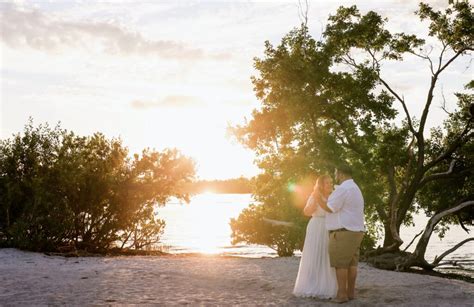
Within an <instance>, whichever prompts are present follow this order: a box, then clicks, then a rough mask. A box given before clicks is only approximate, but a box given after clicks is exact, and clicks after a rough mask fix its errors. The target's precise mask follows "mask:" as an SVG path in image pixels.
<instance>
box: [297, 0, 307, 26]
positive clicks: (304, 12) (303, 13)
mask: <svg viewBox="0 0 474 307" xmlns="http://www.w3.org/2000/svg"><path fill="white" fill-rule="evenodd" d="M304 2H305V3H304V8H303V4H302V3H301V0H298V15H299V18H300V21H301V23H303V24H304V26H305V27H306V26H307V25H308V11H309V3H308V0H304Z"/></svg>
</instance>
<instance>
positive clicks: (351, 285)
mask: <svg viewBox="0 0 474 307" xmlns="http://www.w3.org/2000/svg"><path fill="white" fill-rule="evenodd" d="M356 278H357V266H351V267H349V272H348V276H347V296H348V297H349V299H354V298H355V283H356Z"/></svg>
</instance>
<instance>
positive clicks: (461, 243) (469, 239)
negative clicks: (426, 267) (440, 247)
mask: <svg viewBox="0 0 474 307" xmlns="http://www.w3.org/2000/svg"><path fill="white" fill-rule="evenodd" d="M469 241H474V237H472V238H467V239H466V240H463V241H461V242H459V243H458V244H456V245H454V246H453V247H452V248H450V249H448V250H447V251H445V252H444V253H442V254H441V255H440V256H439V257H435V259H434V261H433V263H432V265H433V266H438V265H439V263H440V261H441V260H443V258H444V257H446V256H447V255H449V254H451V253H452V252H454V251H455V250H457V249H458V248H460V247H461V246H463V245H464V244H465V243H467V242H469Z"/></svg>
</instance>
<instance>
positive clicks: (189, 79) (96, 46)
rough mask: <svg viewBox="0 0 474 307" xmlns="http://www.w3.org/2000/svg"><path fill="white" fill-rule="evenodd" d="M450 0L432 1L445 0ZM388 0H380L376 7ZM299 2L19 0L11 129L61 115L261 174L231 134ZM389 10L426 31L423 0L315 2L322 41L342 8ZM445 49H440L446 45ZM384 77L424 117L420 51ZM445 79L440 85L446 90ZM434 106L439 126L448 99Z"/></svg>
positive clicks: (219, 166)
mask: <svg viewBox="0 0 474 307" xmlns="http://www.w3.org/2000/svg"><path fill="white" fill-rule="evenodd" d="M447 2H448V1H447V0H446V1H430V3H433V4H434V5H435V6H437V7H442V6H444V4H445V3H447ZM375 3H377V4H375ZM297 4H298V1H297V0H294V1H108V2H97V3H93V1H12V2H1V3H0V13H1V16H0V20H1V21H0V24H1V28H0V30H1V42H0V44H1V45H0V46H1V49H0V51H1V80H0V81H1V104H0V105H1V109H0V112H1V117H0V120H1V123H0V129H1V130H0V137H2V138H6V137H9V136H10V135H11V134H12V133H16V132H19V131H21V130H22V129H23V126H24V124H25V123H26V121H27V119H28V117H30V116H31V117H33V118H34V121H35V123H36V124H39V123H43V122H48V123H50V124H55V123H57V122H58V121H61V123H62V127H63V128H67V129H70V130H73V131H75V132H76V133H79V134H83V135H86V134H92V133H93V132H96V131H100V132H103V133H105V134H106V135H107V136H109V137H112V136H116V137H121V138H122V139H123V142H124V144H125V145H126V146H128V147H129V148H130V150H131V152H139V151H141V149H143V148H145V147H150V148H156V149H158V150H161V149H163V148H165V147H176V148H179V149H180V150H181V151H182V152H183V153H184V154H186V155H189V156H191V157H193V158H195V160H196V161H197V163H198V175H199V176H200V177H201V178H204V179H211V178H218V179H223V178H231V177H237V176H240V175H244V176H252V175H254V174H256V173H257V168H256V167H255V166H253V164H252V160H253V159H254V156H253V153H252V152H250V151H248V150H246V149H244V148H243V147H242V146H241V145H240V144H238V143H236V142H235V141H233V140H232V139H228V138H227V137H226V127H227V125H228V124H229V123H230V124H238V123H242V122H243V120H244V117H245V116H247V117H249V116H250V113H251V111H252V109H254V108H256V107H257V106H258V101H257V100H256V98H255V96H254V93H253V91H252V84H251V82H250V76H252V75H254V74H255V71H254V69H253V58H254V57H255V56H261V55H262V53H263V43H264V41H265V40H270V41H271V42H272V43H274V44H278V42H279V41H280V39H281V38H282V37H283V35H285V34H286V33H288V32H289V31H290V30H291V29H292V28H293V27H295V26H298V25H299V24H300V19H299V15H298V6H297ZM352 4H356V5H358V7H359V8H360V9H361V11H362V12H366V11H368V10H376V11H378V12H379V13H380V14H382V15H383V16H385V17H388V18H389V23H388V25H389V28H390V29H392V30H394V31H405V32H407V33H414V34H419V35H424V34H426V32H427V30H426V29H427V27H426V23H421V22H420V21H419V19H418V18H417V17H416V16H415V15H414V14H413V12H414V11H415V10H416V8H417V1H402V0H399V1H396V0H392V1H388V0H387V1H377V2H374V1H310V7H309V27H310V30H311V32H312V34H313V36H314V37H315V38H319V37H320V36H321V30H322V28H323V26H324V25H325V24H326V20H327V17H328V15H329V14H330V13H334V12H335V10H336V9H337V7H339V6H340V5H346V6H347V5H352ZM435 51H436V49H435V50H434V51H433V54H434V53H435ZM469 60H470V59H468V58H464V59H462V60H461V61H458V62H456V64H455V65H453V66H452V67H451V68H450V69H449V70H448V71H447V72H446V73H445V75H444V77H443V78H442V79H441V84H442V88H443V91H444V94H445V96H446V99H447V100H448V102H452V101H454V100H453V99H452V93H453V92H455V91H459V90H461V88H462V84H464V83H466V82H467V81H468V80H469V79H470V78H472V68H471V66H470V65H469V63H470V62H469ZM385 68H386V69H385V70H384V74H385V77H386V78H387V79H389V80H390V81H391V82H392V83H393V84H395V85H396V86H395V87H396V88H397V90H398V91H400V92H401V93H402V94H404V95H405V98H406V99H407V101H408V105H409V107H410V109H411V110H412V114H413V115H415V116H418V118H419V114H420V110H421V109H420V108H421V107H422V103H423V101H424V97H425V93H426V88H427V86H428V81H429V78H428V77H427V73H428V68H427V66H426V65H425V64H424V63H422V62H420V61H419V60H418V59H415V58H408V59H407V61H406V63H403V64H401V65H400V64H399V63H396V64H389V65H387V66H386V67H385ZM440 93H441V87H439V88H438V90H437V92H436V93H435V94H436V95H437V97H438V98H439V97H441V96H440ZM435 104H436V107H435V108H434V110H433V112H432V113H431V115H430V124H431V125H436V124H439V123H440V121H441V120H442V118H443V116H444V115H443V112H442V111H441V110H440V109H439V108H438V106H439V105H440V100H439V99H438V100H435Z"/></svg>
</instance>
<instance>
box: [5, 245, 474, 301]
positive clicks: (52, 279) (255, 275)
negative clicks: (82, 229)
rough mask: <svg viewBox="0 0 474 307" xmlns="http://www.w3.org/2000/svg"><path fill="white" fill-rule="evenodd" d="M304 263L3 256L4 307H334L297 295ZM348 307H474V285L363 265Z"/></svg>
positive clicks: (28, 254)
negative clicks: (186, 306)
mask: <svg viewBox="0 0 474 307" xmlns="http://www.w3.org/2000/svg"><path fill="white" fill-rule="evenodd" d="M299 260H300V258H299V257H287V258H242V257H229V256H215V255H202V254H193V255H189V254H188V255H175V254H167V255H162V256H111V257H107V256H105V257H103V256H101V257H97V256H94V257H62V256H55V255H53V256H47V255H45V254H41V253H35V252H27V251H20V250H17V249H0V273H1V274H0V276H1V277H0V278H1V279H2V285H3V287H0V305H2V304H8V305H35V304H39V305H51V304H53V305H57V304H67V305H91V304H94V305H95V304H142V303H146V304H166V305H179V304H189V305H196V304H201V305H202V304H204V305H275V304H276V305H285V306H334V304H332V303H329V302H328V301H326V300H318V299H312V298H298V297H294V296H293V295H292V290H293V286H294V281H295V279H296V275H297V272H298V267H299ZM357 291H358V294H357V295H358V298H357V299H356V300H354V301H351V302H350V303H346V304H345V306H365V305H371V306H372V305H375V306H400V305H401V306H450V305H455V306H472V298H473V297H474V285H473V284H472V283H469V282H465V281H460V280H453V279H446V278H440V277H436V276H429V275H421V274H412V273H405V272H393V271H384V270H379V269H376V268H373V267H370V266H368V265H367V264H365V263H361V264H360V266H359V278H358V282H357Z"/></svg>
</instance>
